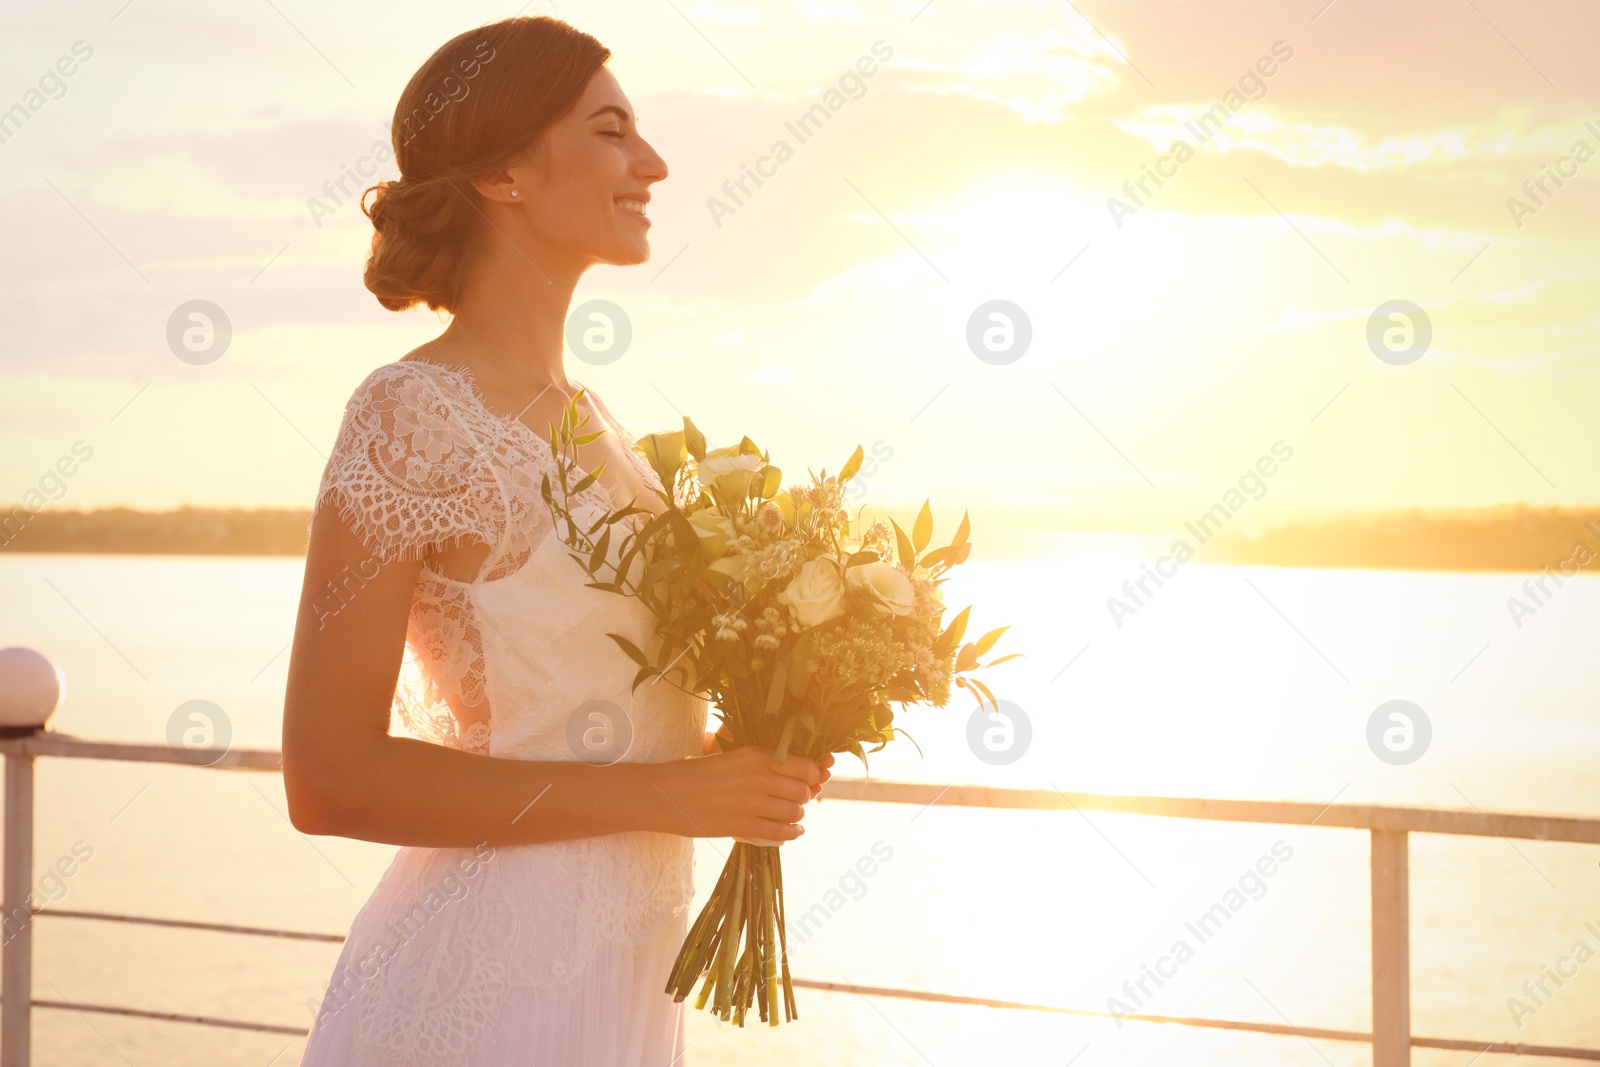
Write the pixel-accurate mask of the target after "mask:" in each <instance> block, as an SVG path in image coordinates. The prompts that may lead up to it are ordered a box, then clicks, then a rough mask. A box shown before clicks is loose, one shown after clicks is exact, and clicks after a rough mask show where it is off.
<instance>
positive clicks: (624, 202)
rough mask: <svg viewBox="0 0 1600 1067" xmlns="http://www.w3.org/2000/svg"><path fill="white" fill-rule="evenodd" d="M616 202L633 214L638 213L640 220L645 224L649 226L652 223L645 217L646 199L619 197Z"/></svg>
mask: <svg viewBox="0 0 1600 1067" xmlns="http://www.w3.org/2000/svg"><path fill="white" fill-rule="evenodd" d="M616 202H617V204H618V205H619V206H621V208H622V209H623V210H624V211H627V212H628V213H630V214H632V215H637V216H638V217H639V220H640V221H641V222H643V223H644V224H645V225H647V226H648V225H649V224H650V220H649V219H648V218H646V217H645V201H643V200H633V199H628V198H626V197H618V198H617V201H616Z"/></svg>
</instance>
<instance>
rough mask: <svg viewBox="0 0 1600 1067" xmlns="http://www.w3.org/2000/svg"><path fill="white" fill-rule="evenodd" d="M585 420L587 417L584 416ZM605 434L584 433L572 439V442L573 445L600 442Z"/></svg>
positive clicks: (602, 431)
mask: <svg viewBox="0 0 1600 1067" xmlns="http://www.w3.org/2000/svg"><path fill="white" fill-rule="evenodd" d="M585 418H587V416H585ZM605 434H606V432H605V431H604V430H596V431H595V432H594V433H586V434H582V435H581V436H578V437H574V438H573V439H572V442H573V444H578V445H587V444H590V443H592V442H594V441H598V440H600V438H602V437H604V436H605Z"/></svg>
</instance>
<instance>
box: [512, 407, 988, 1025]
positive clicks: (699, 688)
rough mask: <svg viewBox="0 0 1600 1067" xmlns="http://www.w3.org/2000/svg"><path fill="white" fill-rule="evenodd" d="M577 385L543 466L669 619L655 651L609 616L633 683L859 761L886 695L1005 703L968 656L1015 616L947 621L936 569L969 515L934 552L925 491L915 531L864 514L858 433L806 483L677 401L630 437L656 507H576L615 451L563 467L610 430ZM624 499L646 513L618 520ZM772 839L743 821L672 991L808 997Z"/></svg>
mask: <svg viewBox="0 0 1600 1067" xmlns="http://www.w3.org/2000/svg"><path fill="white" fill-rule="evenodd" d="M582 396H583V391H582V390H579V391H578V392H577V394H576V395H575V396H574V397H573V398H572V400H571V402H570V403H569V404H568V406H567V410H566V412H565V413H564V414H563V416H562V421H561V424H560V425H559V426H554V425H552V427H551V431H550V448H551V451H552V453H553V454H554V456H555V460H556V464H555V465H556V474H557V479H556V481H557V483H558V484H555V485H552V483H551V479H550V477H549V476H548V475H546V476H545V478H544V482H543V485H542V492H543V496H544V500H545V502H546V504H547V505H549V507H550V510H551V514H552V515H553V516H554V518H555V523H556V529H557V533H558V535H559V536H561V538H562V540H563V541H564V542H565V543H566V544H567V546H568V547H569V548H570V549H571V550H572V557H573V558H574V559H575V560H577V561H578V562H579V563H580V564H581V565H582V566H583V567H584V568H585V570H586V571H587V573H588V574H589V576H590V577H591V578H592V579H593V580H592V581H591V582H589V583H588V584H589V585H590V586H591V587H592V588H595V589H603V590H607V591H610V592H614V593H618V594H622V595H627V596H634V597H637V598H639V599H640V600H641V601H643V602H644V603H645V604H647V605H649V607H650V608H651V610H652V611H653V612H654V614H655V615H656V617H657V619H658V621H659V628H658V632H659V634H660V635H661V637H662V638H663V640H662V641H661V643H660V647H659V654H658V655H657V657H656V658H655V660H654V661H652V660H651V658H650V657H648V656H646V655H645V653H644V652H643V651H642V650H640V649H639V648H638V647H637V646H635V645H634V644H633V643H632V642H630V641H628V640H627V639H625V638H624V637H622V636H621V635H618V634H609V635H608V636H610V637H611V638H612V639H613V640H614V641H616V642H617V644H618V645H619V646H620V647H621V648H622V650H623V652H625V653H626V654H627V655H628V656H629V658H631V659H632V660H633V661H634V662H635V663H637V664H638V666H639V671H638V673H637V675H636V676H635V677H634V681H633V685H634V687H635V688H637V687H638V686H639V685H640V684H641V683H642V682H644V681H645V680H647V679H650V678H665V679H668V680H669V681H670V680H673V679H677V680H676V681H674V682H673V684H677V685H679V686H680V687H681V688H682V689H684V690H685V691H687V692H690V693H694V694H696V695H700V696H705V697H707V698H709V699H710V700H712V701H713V702H715V704H716V705H717V707H718V708H719V709H720V710H721V713H722V727H721V729H720V730H719V731H718V734H717V737H718V743H719V744H721V745H722V746H723V748H724V749H725V750H726V749H731V748H734V747H738V746H743V745H752V744H753V745H760V746H763V747H766V748H768V749H770V750H772V752H773V759H774V761H775V762H782V761H783V760H784V759H786V758H787V756H788V754H789V753H791V752H792V753H797V754H800V755H803V756H807V757H809V758H812V759H816V758H819V757H821V756H822V755H823V754H825V753H836V752H851V753H854V754H855V755H856V756H857V757H858V758H860V759H861V761H862V762H863V764H865V762H866V758H867V757H866V753H867V751H873V752H876V751H878V750H879V749H881V748H882V747H883V746H884V745H885V744H887V743H888V742H889V741H890V740H891V739H892V738H893V737H894V736H895V735H896V732H897V730H896V727H895V726H894V710H893V705H894V704H897V703H898V704H900V705H902V707H903V706H904V705H907V704H932V705H934V706H935V707H943V706H944V705H945V704H946V703H947V702H948V700H949V699H950V692H951V686H952V684H953V685H955V686H957V687H960V688H963V689H967V690H968V691H970V692H972V693H973V694H974V696H976V697H977V699H978V701H979V705H980V706H981V705H982V703H983V701H984V698H987V699H988V702H989V703H990V704H991V705H995V698H994V694H993V693H991V692H990V691H989V689H988V688H987V687H986V686H985V685H984V684H983V683H982V682H980V681H979V680H978V679H976V678H974V677H970V675H971V673H972V672H973V671H975V670H977V669H978V668H979V667H985V666H993V665H994V664H996V663H1000V662H1002V661H1004V660H1006V659H1010V658H1012V657H1011V656H1002V657H1000V658H999V659H994V660H991V661H990V662H989V663H986V664H985V663H980V662H979V661H980V659H981V658H982V657H983V656H985V655H987V654H988V653H989V651H990V649H992V648H993V647H994V645H995V642H996V641H998V640H999V638H1000V635H1001V634H1002V633H1003V632H1004V631H1005V630H1006V629H1007V628H1006V627H1003V626H1002V627H1000V628H999V629H995V630H990V631H989V632H988V633H986V634H984V635H983V636H982V637H980V638H978V639H977V640H976V641H972V642H968V643H965V644H964V643H962V638H963V636H964V634H965V632H966V627H967V615H968V612H969V611H970V608H963V609H962V610H961V611H960V612H959V613H957V614H956V615H955V617H954V618H952V619H951V620H950V621H949V622H948V623H946V622H945V621H944V598H943V592H942V590H940V588H939V584H940V582H941V581H943V579H944V577H945V576H946V574H947V573H948V571H949V570H950V568H952V567H954V566H956V565H957V564H959V563H961V562H962V561H963V560H965V559H966V558H967V555H968V553H969V552H970V551H971V544H970V542H969V541H968V540H967V535H968V522H967V517H966V516H965V515H963V516H962V519H961V523H960V525H959V527H958V528H957V530H956V534H955V537H954V539H952V540H951V542H950V543H949V544H947V545H943V546H941V547H938V548H934V549H932V550H931V551H930V550H928V545H929V543H930V542H931V540H932V537H933V515H932V513H931V511H930V510H929V507H928V504H927V502H924V503H923V505H922V509H921V511H920V512H919V513H918V514H917V516H916V519H915V520H914V521H913V523H912V526H911V532H910V534H907V533H906V532H905V531H904V530H902V529H901V527H900V526H899V524H898V523H896V522H894V521H893V520H890V521H889V522H888V523H884V522H883V521H881V520H880V521H874V522H872V523H870V524H868V525H867V526H866V527H865V529H861V530H859V531H855V532H853V531H852V523H851V517H850V514H849V512H848V511H847V510H846V509H845V507H844V505H843V502H842V498H841V495H840V494H841V490H842V488H843V487H844V485H845V484H846V483H847V482H849V481H850V479H851V478H853V477H854V476H855V475H856V472H857V471H858V469H859V468H860V466H861V462H862V451H861V449H860V448H859V447H858V448H857V449H856V450H855V452H854V453H853V454H852V455H851V456H850V458H849V460H848V461H846V463H845V465H844V466H843V467H842V468H841V469H840V470H839V472H838V474H837V475H833V476H830V475H829V474H828V473H827V471H826V469H824V470H823V472H822V473H821V474H813V475H812V476H811V480H810V482H809V484H802V485H795V486H791V487H789V488H784V487H783V485H782V478H783V476H782V472H781V471H780V470H779V469H778V468H777V467H775V466H773V465H772V463H771V461H770V459H769V457H768V455H767V453H765V452H763V451H761V449H760V448H759V447H757V446H756V444H755V443H754V442H753V441H751V440H750V438H748V437H745V438H744V439H743V440H741V441H740V442H739V443H738V444H737V445H733V446H729V447H726V448H717V449H713V450H710V451H708V450H707V449H706V442H705V438H704V437H703V436H702V435H701V433H700V431H699V430H697V429H696V428H695V426H694V423H692V422H691V421H690V420H689V419H688V418H687V417H685V418H684V420H683V429H682V430H677V431H673V432H671V433H659V434H650V435H647V436H646V437H643V438H641V439H640V440H639V441H638V443H637V445H636V446H635V447H636V449H637V450H638V451H639V452H640V453H641V454H642V455H643V456H644V457H645V459H646V460H647V461H648V462H649V464H650V466H651V467H652V468H653V469H654V470H655V472H656V474H657V475H658V476H659V477H660V479H661V485H662V486H663V490H662V491H660V495H661V497H662V499H663V501H664V503H665V505H666V507H665V510H663V511H662V512H661V513H660V514H654V513H653V511H652V510H647V509H645V508H641V507H638V506H636V505H635V504H633V503H630V504H629V505H628V506H626V507H621V508H613V509H609V510H606V511H605V512H604V513H602V514H598V515H596V514H595V509H588V510H586V509H583V508H579V509H577V510H578V512H579V514H580V515H581V518H580V517H577V516H575V515H574V509H573V508H572V507H570V506H569V501H570V500H571V497H572V496H573V495H574V494H576V493H579V492H582V491H583V490H584V489H585V488H587V487H588V486H589V485H591V484H593V482H594V481H595V479H596V478H597V477H598V476H599V474H600V472H601V470H602V469H603V467H604V465H603V464H601V465H600V466H599V467H597V468H596V469H595V470H593V471H590V472H588V473H586V474H583V475H582V476H581V477H579V478H578V480H577V481H576V482H574V483H572V484H569V479H570V478H571V477H572V476H573V475H574V474H575V473H576V472H577V471H578V469H579V468H578V465H577V448H578V446H580V445H584V444H587V443H589V442H590V441H593V440H595V439H596V438H598V437H599V436H600V434H601V433H603V432H604V430H598V431H591V432H587V433H585V432H584V427H585V426H586V425H587V423H588V416H587V415H586V414H582V413H581V412H580V411H579V410H578V401H579V400H580V399H581V398H582ZM630 516H640V517H641V518H642V517H643V516H649V518H648V521H639V520H635V521H629V522H623V520H624V519H628V518H629V517H630ZM619 523H620V524H621V525H619ZM614 542H615V543H614ZM995 706H996V708H997V709H998V705H995ZM868 745H870V746H872V747H871V748H870V749H866V748H864V746H868ZM777 844H778V843H777V842H763V841H758V840H747V839H740V838H735V844H734V846H733V851H732V853H731V854H730V856H729V858H728V861H727V863H726V864H725V865H724V867H723V870H722V874H721V876H720V877H719V878H718V880H717V884H716V887H715V888H714V890H713V891H712V894H711V899H710V900H709V901H708V902H707V903H706V906H705V908H704V909H703V910H702V911H701V913H700V915H699V917H698V918H697V919H696V920H695V922H694V923H693V925H692V926H691V928H690V930H689V934H688V936H687V938H685V940H684V944H683V948H682V950H681V951H680V952H679V954H678V958H677V962H676V963H675V964H674V966H673V969H672V974H671V976H670V977H669V979H668V981H667V986H666V992H668V993H671V994H672V995H673V997H674V998H675V999H676V1000H679V1001H681V1000H683V999H684V997H685V996H687V995H688V994H689V993H690V992H691V991H692V990H693V987H694V983H695V982H696V981H697V980H699V979H700V978H701V977H702V976H704V978H705V982H704V985H702V986H701V989H700V993H699V996H698V998H697V999H696V1001H695V1007H696V1008H704V1007H706V1005H707V1003H708V1001H709V1002H710V1003H711V1004H712V1010H713V1011H715V1012H716V1013H717V1014H718V1016H719V1017H721V1018H722V1019H723V1020H729V1019H730V1017H731V1021H733V1022H734V1023H736V1024H737V1025H740V1026H743V1025H744V1016H745V1011H746V1009H747V1008H748V1007H749V1006H750V1003H751V1001H752V1000H754V1001H755V1003H756V1004H757V1006H758V1010H759V1012H760V1017H761V1019H762V1020H763V1021H765V1022H767V1023H769V1025H772V1026H777V1025H778V1022H779V1019H778V1003H779V1001H780V998H781V1001H782V1004H783V1009H784V1017H785V1019H793V1018H796V1017H797V1016H798V1015H799V1011H798V1010H797V1008H796V1006H795V1000H794V990H793V988H792V987H791V985H790V979H789V965H788V958H787V934H786V927H785V923H784V913H783V869H782V865H781V864H780V862H779V856H778V852H779V850H778V848H777V847H776V846H777Z"/></svg>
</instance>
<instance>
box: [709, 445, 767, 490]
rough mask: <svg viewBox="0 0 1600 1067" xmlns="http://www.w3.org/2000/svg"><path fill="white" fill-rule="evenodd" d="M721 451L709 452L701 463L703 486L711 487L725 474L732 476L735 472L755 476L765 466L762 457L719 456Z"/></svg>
mask: <svg viewBox="0 0 1600 1067" xmlns="http://www.w3.org/2000/svg"><path fill="white" fill-rule="evenodd" d="M721 451H722V450H721V449H718V450H717V452H708V453H707V454H706V458H705V459H703V460H701V461H700V484H701V485H710V484H711V483H712V482H715V481H716V480H717V479H718V478H720V477H722V476H723V475H724V474H731V473H733V472H734V471H743V472H746V473H749V474H754V473H755V472H756V471H758V470H760V469H761V468H762V467H763V466H765V464H764V463H763V462H762V460H761V457H760V456H756V455H749V454H746V455H742V456H741V455H738V454H733V455H727V454H724V455H718V454H717V453H718V452H721Z"/></svg>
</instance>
